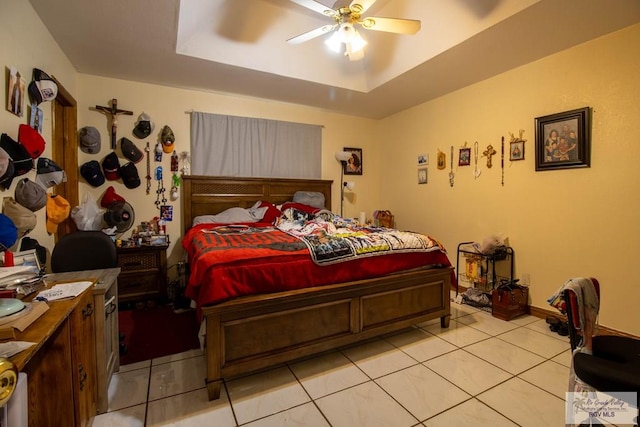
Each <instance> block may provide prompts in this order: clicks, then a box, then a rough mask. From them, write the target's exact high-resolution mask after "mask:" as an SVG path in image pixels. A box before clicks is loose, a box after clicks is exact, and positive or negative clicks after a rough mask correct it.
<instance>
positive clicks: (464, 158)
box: [458, 147, 471, 166]
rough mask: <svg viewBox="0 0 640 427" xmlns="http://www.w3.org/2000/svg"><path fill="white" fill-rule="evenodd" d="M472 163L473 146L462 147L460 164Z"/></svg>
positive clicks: (459, 157)
mask: <svg viewBox="0 0 640 427" xmlns="http://www.w3.org/2000/svg"><path fill="white" fill-rule="evenodd" d="M470 164H471V148H466V147H465V148H461V149H460V155H459V156H458V166H469V165H470Z"/></svg>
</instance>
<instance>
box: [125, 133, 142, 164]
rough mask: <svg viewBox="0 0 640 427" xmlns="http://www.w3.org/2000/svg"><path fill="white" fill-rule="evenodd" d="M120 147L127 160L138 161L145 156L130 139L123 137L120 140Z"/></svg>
mask: <svg viewBox="0 0 640 427" xmlns="http://www.w3.org/2000/svg"><path fill="white" fill-rule="evenodd" d="M120 149H121V150H122V154H123V155H124V156H125V157H126V158H127V160H131V161H132V162H133V163H138V162H139V161H140V160H142V159H143V158H144V154H142V151H140V149H139V148H138V147H136V144H134V143H133V142H132V141H131V140H130V139H127V138H122V139H121V140H120Z"/></svg>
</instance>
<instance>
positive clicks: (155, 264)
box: [118, 253, 160, 271]
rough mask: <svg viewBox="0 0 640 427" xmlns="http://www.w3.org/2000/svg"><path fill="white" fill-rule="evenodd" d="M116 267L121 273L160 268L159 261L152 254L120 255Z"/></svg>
mask: <svg viewBox="0 0 640 427" xmlns="http://www.w3.org/2000/svg"><path fill="white" fill-rule="evenodd" d="M118 265H119V267H120V268H121V269H122V271H137V270H150V269H156V268H160V261H159V259H158V257H157V256H156V254H154V253H132V254H122V253H121V254H119V255H118Z"/></svg>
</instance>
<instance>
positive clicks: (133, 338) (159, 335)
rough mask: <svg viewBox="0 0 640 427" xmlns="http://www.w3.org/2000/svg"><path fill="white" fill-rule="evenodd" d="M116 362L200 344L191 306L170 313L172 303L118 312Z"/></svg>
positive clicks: (131, 361) (195, 346)
mask: <svg viewBox="0 0 640 427" xmlns="http://www.w3.org/2000/svg"><path fill="white" fill-rule="evenodd" d="M118 321H119V322H120V328H119V329H120V338H121V341H120V344H121V347H122V344H124V349H125V351H124V352H120V365H128V364H130V363H135V362H141V361H143V360H149V359H153V358H155V357H162V356H168V355H170V354H175V353H181V352H183V351H187V350H192V349H196V348H199V347H200V342H199V341H198V329H199V328H200V325H199V323H198V319H197V316H196V311H195V310H188V311H185V312H183V313H174V311H173V307H172V306H157V307H153V308H139V309H132V310H123V311H119V312H118ZM123 337H124V339H122V338H123Z"/></svg>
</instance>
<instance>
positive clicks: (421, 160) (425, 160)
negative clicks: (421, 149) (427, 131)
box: [418, 154, 429, 166]
mask: <svg viewBox="0 0 640 427" xmlns="http://www.w3.org/2000/svg"><path fill="white" fill-rule="evenodd" d="M428 164H429V155H428V154H421V155H419V156H418V166H426V165H428Z"/></svg>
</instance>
